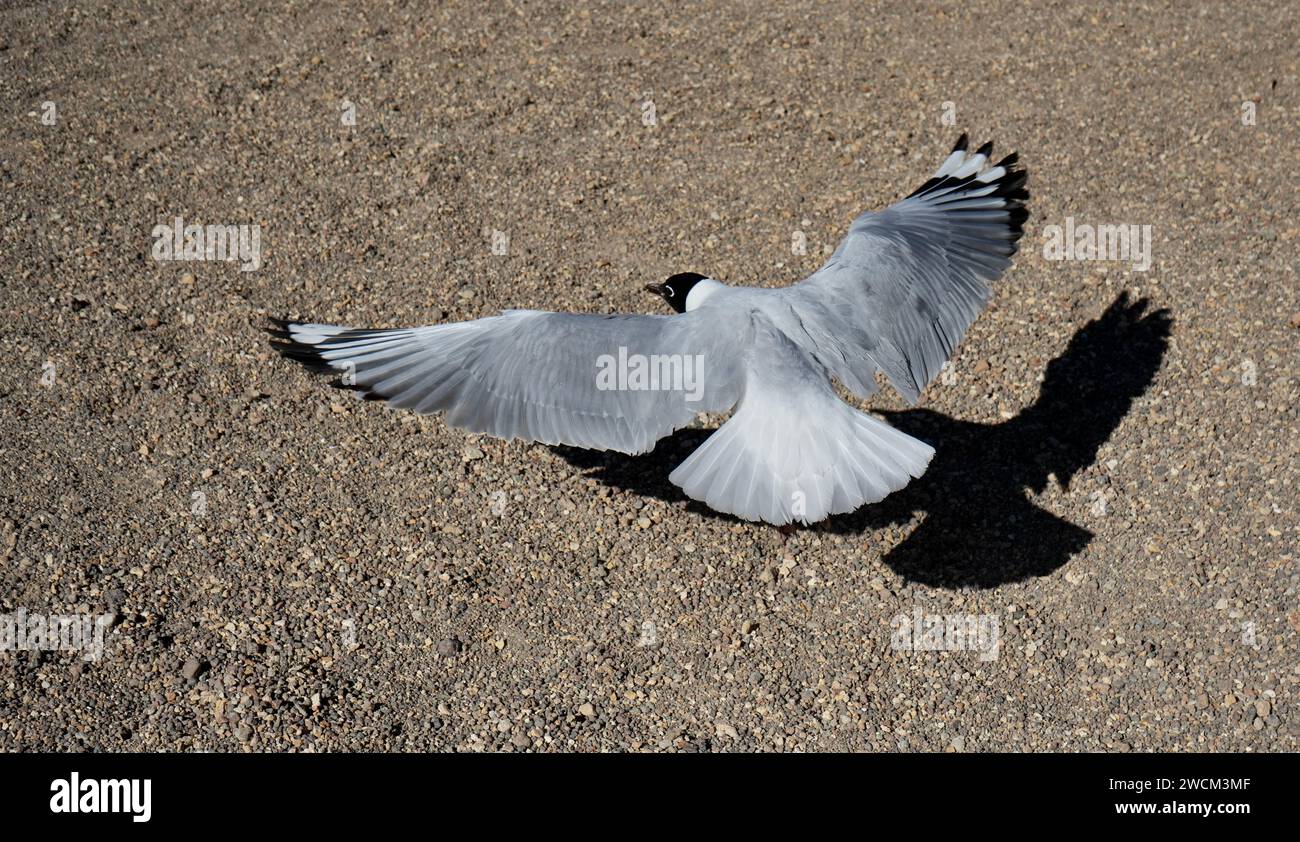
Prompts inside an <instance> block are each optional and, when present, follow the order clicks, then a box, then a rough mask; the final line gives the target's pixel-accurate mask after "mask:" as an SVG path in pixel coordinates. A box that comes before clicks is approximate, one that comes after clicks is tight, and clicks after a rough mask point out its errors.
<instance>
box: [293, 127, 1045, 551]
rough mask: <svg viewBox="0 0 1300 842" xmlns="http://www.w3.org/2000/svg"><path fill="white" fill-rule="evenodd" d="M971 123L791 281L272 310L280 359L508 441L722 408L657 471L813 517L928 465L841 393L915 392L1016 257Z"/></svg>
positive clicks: (727, 507) (791, 517)
mask: <svg viewBox="0 0 1300 842" xmlns="http://www.w3.org/2000/svg"><path fill="white" fill-rule="evenodd" d="M992 147H993V144H992V143H988V144H985V145H984V146H982V147H980V148H979V149H978V150H976V151H975V152H974V153H970V152H969V151H968V147H967V142H966V136H965V135H962V137H961V139H960V140H958V141H957V145H956V146H955V147H954V148H953V150H952V152H951V154H949V155H948V157H947V159H946V160H945V161H944V162H943V165H942V166H940V167H939V169H938V171H937V172H935V174H934V175H933V176H932V177H931V178H930V179H929V180H927V181H926V182H925V183H924V184H922V185H921V186H920V187H919V188H917V189H916V190H915V191H914V192H913V193H912V194H911V195H909V196H908V197H907V198H905V199H902V200H901V201H899V202H896V203H895V204H893V205H891V206H889V207H887V208H885V209H884V210H881V211H868V212H866V213H863V214H862V215H861V216H859V217H858V218H857V219H855V220H854V221H853V223H852V224H851V225H850V226H849V231H848V234H847V235H846V236H845V238H844V240H843V241H842V242H841V243H840V244H839V247H838V248H837V249H836V250H835V252H834V253H833V254H832V255H831V256H830V259H828V260H827V261H826V264H825V265H824V266H822V267H821V268H820V269H818V270H817V271H816V272H814V273H813V274H812V275H810V276H809V277H807V278H806V279H804V280H803V281H800V282H799V283H797V284H794V285H793V286H789V287H783V288H778V289H767V288H760V287H746V286H731V285H728V284H724V283H722V282H720V281H718V280H715V279H713V278H709V277H706V276H704V275H701V274H699V273H695V272H685V273H681V274H677V275H673V276H672V277H670V278H668V279H667V280H666V281H665V282H664V283H662V284H650V285H648V286H647V287H646V289H647V290H649V291H651V292H654V293H656V294H658V295H660V296H662V297H663V299H664V300H665V301H666V302H667V303H668V305H670V306H671V307H672V309H673V310H674V311H675V312H674V313H673V314H672V315H656V316H647V315H600V314H584V313H553V312H543V311H538V310H507V311H504V312H503V313H501V314H500V315H497V316H491V317H489V318H483V319H475V320H473V321H468V322H455V323H452V324H442V325H429V326H425V327H412V328H396V329H376V330H365V329H357V328H350V327H340V326H335V325H324V324H311V323H303V322H292V321H280V320H276V321H275V328H274V329H272V331H271V333H272V335H273V336H274V337H275V341H274V342H273V344H274V345H275V346H276V348H277V349H278V350H279V351H280V352H281V353H282V354H284V355H285V356H287V357H290V358H292V359H295V360H298V361H300V362H303V363H305V364H308V365H309V366H312V367H314V368H317V369H321V370H330V371H334V372H338V373H340V374H341V375H342V377H341V379H340V385H344V386H347V387H350V388H353V389H357V390H359V391H361V392H362V393H363V394H364V396H365V397H367V398H371V399H375V400H380V401H384V402H386V403H388V404H390V405H391V406H394V407H398V408H401V409H410V410H413V411H415V412H419V413H436V412H442V413H445V414H446V421H447V423H448V424H451V425H452V426H454V427H460V428H463V429H466V430H470V431H473V432H477V433H487V434H489V435H493V436H497V437H499V438H503V439H507V440H508V439H515V438H518V439H524V440H526V441H535V442H543V443H546V444H552V445H555V444H564V445H571V446H574V447H583V448H592V449H595V450H614V451H618V452H620V453H628V454H635V453H645V452H647V451H649V450H652V449H653V448H654V446H655V443H656V442H657V441H659V439H661V438H663V437H665V436H667V435H669V434H671V433H672V432H673V431H674V430H677V429H679V428H681V427H684V426H686V425H687V424H689V423H690V422H691V421H692V420H693V419H694V418H695V417H696V415H697V414H698V413H701V412H719V413H721V412H728V411H730V412H731V417H730V419H728V420H727V421H726V423H724V424H723V425H722V426H721V427H719V428H718V429H717V431H715V432H714V433H713V434H712V435H711V436H710V437H709V438H708V439H707V440H705V441H704V443H703V444H701V445H700V446H699V447H698V448H696V450H695V451H694V452H693V453H692V454H691V455H690V456H689V457H687V459H686V460H685V461H684V462H682V463H681V464H680V465H679V466H678V467H677V468H676V470H674V471H673V472H672V473H671V474H670V475H669V479H670V480H671V481H672V482H673V483H675V484H676V485H678V486H680V487H681V488H682V490H683V491H684V492H686V494H687V495H688V496H690V497H692V498H694V499H696V500H700V501H703V502H704V503H705V504H707V505H708V506H710V507H711V508H713V509H716V510H717V511H720V512H727V513H729V514H732V515H736V516H737V517H741V518H744V519H746V520H764V521H767V522H768V523H772V524H777V525H785V524H789V523H791V522H794V521H798V522H801V523H805V524H807V523H816V522H818V521H820V520H822V519H824V518H826V517H827V516H829V515H833V514H840V513H843V512H850V511H853V510H854V509H857V508H858V507H859V506H862V505H864V504H867V503H874V502H877V501H879V500H881V499H883V498H884V497H885V496H886V495H888V494H890V493H891V492H894V491H897V490H899V489H900V488H902V487H903V486H905V485H907V483H908V482H910V481H911V480H912V479H914V478H916V477H919V476H921V474H922V473H924V472H925V469H926V466H927V465H928V464H929V462H930V457H931V456H933V455H934V449H933V448H932V447H930V445H928V444H926V443H924V442H922V441H920V440H918V439H915V438H913V437H911V436H909V435H906V434H904V433H902V432H900V431H898V430H895V429H894V428H893V427H891V426H889V425H888V424H886V423H885V422H884V421H882V420H880V419H879V418H876V417H874V416H872V415H869V414H867V413H864V412H860V411H859V410H857V409H855V408H854V407H852V406H850V405H848V404H847V403H845V402H844V401H842V400H840V398H839V396H838V395H837V394H836V392H835V389H834V385H833V384H834V383H835V382H838V383H840V384H841V385H843V386H844V387H845V388H846V389H847V390H848V391H849V392H850V393H852V394H853V395H854V396H855V397H857V398H859V399H865V398H868V397H870V396H871V395H872V393H874V392H875V390H876V379H875V375H876V372H883V373H884V375H885V377H887V378H888V380H889V382H890V384H891V385H893V387H894V389H896V390H897V391H898V392H899V393H900V394H901V395H902V396H903V397H904V398H905V399H906V400H907V401H908V403H913V404H914V403H915V402H916V401H917V399H918V398H919V397H920V393H921V390H922V389H924V388H925V386H926V384H928V383H929V382H930V380H931V379H932V378H933V377H934V376H935V374H936V373H937V372H938V371H939V369H940V368H941V367H942V366H943V364H944V362H945V361H947V359H948V358H949V357H950V356H951V355H952V353H953V349H954V348H956V346H957V343H958V342H959V341H961V338H962V335H963V334H964V333H965V332H966V329H967V328H968V327H969V326H970V324H971V322H973V321H974V320H975V317H976V316H977V315H979V313H980V311H981V310H982V309H983V308H984V305H985V303H986V302H987V301H988V297H989V284H990V283H991V282H992V281H994V280H996V279H997V278H998V277H999V276H1000V275H1001V274H1002V273H1003V272H1004V271H1006V269H1007V267H1008V266H1009V265H1010V264H1011V257H1012V255H1013V254H1015V252H1016V248H1017V246H1016V243H1017V241H1018V240H1019V239H1020V237H1021V234H1022V233H1023V225H1024V221H1025V219H1026V218H1027V216H1028V211H1027V210H1026V209H1025V201H1026V200H1027V199H1028V198H1029V194H1028V192H1027V191H1026V190H1025V187H1024V185H1025V179H1026V174H1025V171H1024V170H1023V169H1022V168H1020V167H1018V166H1017V165H1016V161H1017V156H1016V155H1015V154H1012V155H1010V156H1008V157H1006V158H1004V159H1002V160H1001V161H999V162H998V163H996V164H991V165H990V163H989V154H990V152H991V151H992Z"/></svg>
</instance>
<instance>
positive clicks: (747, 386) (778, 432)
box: [669, 314, 934, 525]
mask: <svg viewBox="0 0 1300 842" xmlns="http://www.w3.org/2000/svg"><path fill="white" fill-rule="evenodd" d="M751 323H752V324H753V325H754V342H753V344H752V345H751V346H750V348H749V350H748V352H747V353H746V356H745V360H744V394H743V395H742V396H741V398H740V404H739V405H738V406H737V408H736V411H735V413H734V414H733V415H732V416H731V419H730V420H729V421H727V423H725V424H723V425H722V426H721V427H720V428H718V430H717V432H715V433H714V434H713V435H712V436H710V437H709V438H708V439H707V440H706V441H705V442H704V443H703V444H702V445H700V446H699V447H698V448H697V449H696V450H695V452H694V453H692V454H691V455H690V456H689V457H688V458H687V459H686V461H685V462H683V463H682V464H681V465H679V466H678V467H677V469H676V470H675V471H673V472H672V474H671V475H670V476H669V479H670V480H672V481H673V482H674V483H676V484H677V485H679V486H681V488H682V490H683V491H685V492H686V493H687V494H688V495H690V496H691V497H693V498H695V499H696V500H701V501H703V502H705V503H707V504H708V505H709V506H710V507H712V508H714V509H717V510H718V511H722V512H729V513H731V514H734V515H737V516H738V517H742V518H745V519H746V520H765V521H767V522H768V523H774V524H778V525H780V524H786V523H790V522H791V521H796V520H797V521H800V522H802V523H816V522H818V521H820V520H822V519H823V518H825V517H826V516H827V515H832V514H840V513H843V512H851V511H853V510H854V509H856V508H858V507H859V506H861V505H863V504H865V503H874V502H876V501H878V500H881V499H883V498H884V497H885V496H886V495H888V494H890V493H891V492H894V491H897V490H899V489H900V488H902V487H903V486H905V485H907V484H908V483H909V482H910V481H911V480H912V479H913V478H915V477H919V476H921V474H922V473H924V472H925V468H926V466H927V465H928V464H929V462H930V457H931V456H933V455H934V448H932V447H930V446H929V445H928V444H926V443H924V442H922V441H919V440H917V439H914V438H912V437H911V436H909V435H907V434H906V433H902V432H899V431H898V430H895V429H894V428H893V427H891V426H889V425H888V424H886V423H885V422H884V421H881V420H880V419H879V418H875V417H874V416H871V415H868V414H866V413H864V412H859V411H858V410H856V409H854V408H853V407H851V406H849V405H848V404H846V403H844V401H842V400H840V399H839V396H837V395H836V394H835V390H834V389H832V388H831V383H830V380H829V378H828V376H827V372H826V371H825V369H824V368H823V367H822V366H821V365H819V364H818V363H817V362H816V361H815V360H814V359H813V358H812V357H811V356H810V355H809V354H808V353H807V352H806V351H804V350H803V349H802V348H800V347H799V346H797V345H796V344H795V343H794V342H793V341H791V340H790V339H789V338H788V337H787V336H786V335H785V334H784V333H782V332H781V331H779V330H778V329H777V328H776V327H774V326H773V325H772V324H771V323H770V322H768V321H767V319H766V318H765V317H763V316H760V315H757V314H756V315H754V316H753V319H752V322H751Z"/></svg>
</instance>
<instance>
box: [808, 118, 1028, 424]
mask: <svg viewBox="0 0 1300 842" xmlns="http://www.w3.org/2000/svg"><path fill="white" fill-rule="evenodd" d="M992 146H993V145H992V144H991V143H990V144H986V145H985V146H984V147H982V148H980V149H979V150H978V151H976V152H975V153H974V154H969V153H967V151H966V136H965V135H962V137H961V140H959V141H958V142H957V146H956V147H955V148H954V149H953V151H952V154H950V155H949V156H948V158H947V160H946V161H944V163H943V166H941V167H940V168H939V170H938V172H936V173H935V174H934V177H932V178H931V179H930V180H929V181H927V182H926V183H925V184H923V185H921V187H920V188H918V189H917V190H916V191H915V192H914V193H912V195H910V196H908V197H907V198H906V199H903V200H902V201H900V202H898V203H896V204H894V205H892V206H891V207H889V208H886V209H885V210H883V211H879V212H868V213H864V214H862V215H861V216H859V217H858V218H857V219H855V220H854V221H853V224H852V225H851V226H850V228H849V233H848V235H847V236H846V237H845V238H844V240H843V242H841V243H840V245H839V248H837V249H836V250H835V253H834V254H832V255H831V257H830V259H829V260H828V261H827V262H826V265H824V266H822V267H821V268H820V269H818V270H817V271H816V272H815V273H813V274H812V275H811V276H809V277H808V278H807V279H805V280H804V281H802V282H801V283H798V284H796V285H795V286H793V287H790V288H788V289H787V290H785V291H784V292H785V294H786V295H787V296H788V299H787V300H788V301H789V303H790V305H791V307H792V308H793V309H794V310H795V311H796V312H797V314H798V317H799V321H800V322H801V329H802V330H803V331H805V332H806V336H807V337H808V341H807V347H808V350H809V351H810V353H813V354H814V356H815V357H816V358H817V359H818V361H819V362H821V363H822V364H823V365H825V366H826V367H827V368H829V369H830V370H831V371H832V372H833V373H834V374H835V376H836V377H837V378H838V379H839V380H840V381H841V382H842V383H844V385H845V386H847V387H848V388H849V389H850V390H851V391H853V392H854V393H855V394H857V395H859V396H860V397H866V396H868V395H870V394H871V393H872V392H874V391H875V384H874V374H875V372H876V371H877V370H879V371H883V372H884V373H885V375H886V376H888V377H889V380H890V382H891V383H892V384H893V386H894V388H895V389H897V390H898V391H899V393H900V394H902V395H903V397H904V398H906V399H907V400H908V402H910V403H915V402H916V400H917V398H918V397H919V396H920V393H921V390H922V389H924V388H925V386H926V384H927V383H929V382H930V380H931V379H932V378H933V377H934V375H935V374H936V373H937V372H938V371H939V369H940V367H942V366H943V364H944V362H945V361H946V360H947V359H948V358H949V356H950V355H951V354H952V352H953V349H954V348H955V347H956V345H957V343H958V342H959V341H960V340H961V338H962V336H963V335H964V334H965V332H966V328H968V327H969V326H970V324H971V322H973V321H974V320H975V317H976V316H977V315H979V313H980V311H981V310H982V309H983V308H984V304H985V302H986V301H987V300H988V295H989V287H988V284H989V283H990V282H992V281H994V280H995V279H997V278H998V276H1000V275H1001V274H1002V273H1003V272H1004V271H1006V268H1007V267H1008V266H1009V265H1010V264H1011V256H1012V255H1013V254H1015V252H1016V248H1017V246H1016V241H1017V240H1019V239H1020V236H1021V234H1022V233H1023V228H1022V226H1023V224H1024V221H1025V219H1026V218H1027V217H1028V211H1026V210H1025V207H1024V203H1025V200H1026V199H1028V197H1029V194H1028V193H1027V192H1026V190H1025V189H1024V185H1025V180H1026V174H1025V172H1024V170H1023V169H1020V168H1018V167H1017V166H1016V160H1017V158H1016V155H1014V154H1012V155H1010V156H1008V157H1007V158H1005V159H1003V160H1002V161H999V162H998V163H997V164H994V165H992V166H991V167H988V168H986V166H987V164H988V155H989V152H990V151H991V150H992Z"/></svg>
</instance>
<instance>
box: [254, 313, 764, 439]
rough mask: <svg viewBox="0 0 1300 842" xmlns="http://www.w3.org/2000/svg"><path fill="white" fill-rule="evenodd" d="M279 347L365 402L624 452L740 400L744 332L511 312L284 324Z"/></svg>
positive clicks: (664, 320) (647, 319)
mask: <svg viewBox="0 0 1300 842" xmlns="http://www.w3.org/2000/svg"><path fill="white" fill-rule="evenodd" d="M276 324H277V327H276V329H275V330H273V331H272V334H273V335H274V336H275V337H276V338H277V339H278V340H279V341H278V342H276V343H273V344H275V345H276V347H277V349H278V350H279V351H280V352H281V353H282V354H284V355H285V356H287V357H291V358H294V359H297V360H298V361H300V362H303V363H305V364H307V365H309V366H313V367H316V368H321V369H325V370H332V371H335V372H338V373H339V375H340V378H339V380H340V384H341V385H344V386H349V387H352V388H355V389H358V390H360V391H362V392H363V393H365V396H366V397H367V398H372V399H375V400H382V401H385V402H387V403H388V404H390V405H391V406H395V407H400V408H404V409H411V410H414V411H415V412H419V413H435V412H445V413H446V420H447V423H449V424H451V425H453V426H456V427H461V428H464V429H467V430H470V431H472V432H481V433H488V434H490V435H494V436H498V437H500V438H505V439H510V438H521V439H526V440H528V441H538V442H543V443H546V444H567V445H573V446H576V447H587V448H594V449H600V450H616V451H620V452H623V453H643V452H646V451H648V450H651V449H653V447H654V444H655V442H656V441H658V440H659V439H660V438H662V437H663V436H665V435H668V434H669V433H671V432H672V431H673V430H676V429H677V428H679V427H683V426H685V425H686V424H688V423H689V422H690V421H691V420H692V419H693V418H694V417H695V415H696V413H699V412H713V411H724V410H727V409H730V408H731V406H732V405H733V404H734V403H735V402H736V399H737V397H738V395H739V390H740V381H741V379H742V378H741V376H740V375H739V374H738V366H739V358H740V352H741V348H742V346H743V343H744V342H745V338H744V337H743V336H739V335H735V332H734V331H730V330H726V329H724V328H725V326H722V325H717V324H713V323H710V322H709V321H708V320H707V319H705V318H702V317H701V316H699V315H698V314H695V313H686V314H681V315H676V316H634V315H628V316H605V315H586V314H577V313H551V312H541V311H536V310H508V311H506V312H504V313H502V314H500V315H498V316H492V317H489V318H484V319H476V320H473V321H468V322H456V323H452V324H445V325H430V326H427V327H415V328H399V329H392V330H358V329H353V328H346V327H338V326H334V325H322V324H309V323H298V322H282V321H278V322H277V323H276Z"/></svg>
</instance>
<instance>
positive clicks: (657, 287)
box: [645, 284, 668, 298]
mask: <svg viewBox="0 0 1300 842" xmlns="http://www.w3.org/2000/svg"><path fill="white" fill-rule="evenodd" d="M645 291H646V292H653V293H654V294H655V295H658V296H662V297H665V298H666V297H667V296H668V287H666V286H664V285H663V284H646V285H645Z"/></svg>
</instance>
